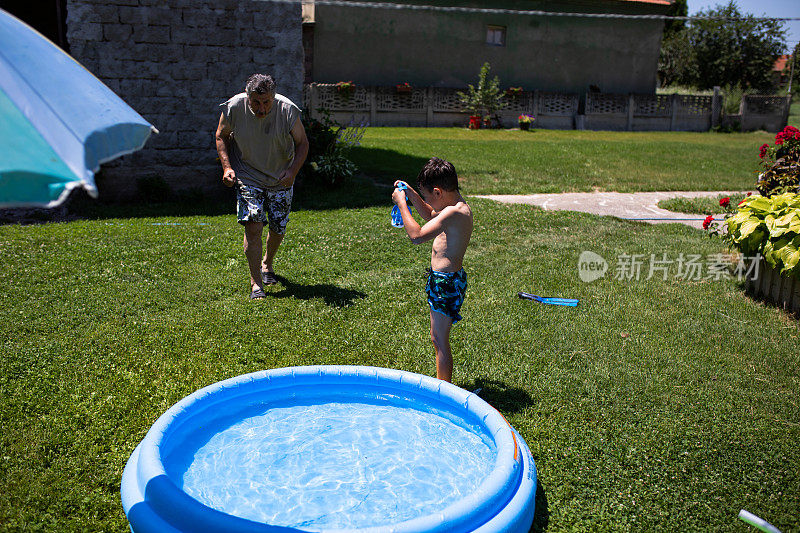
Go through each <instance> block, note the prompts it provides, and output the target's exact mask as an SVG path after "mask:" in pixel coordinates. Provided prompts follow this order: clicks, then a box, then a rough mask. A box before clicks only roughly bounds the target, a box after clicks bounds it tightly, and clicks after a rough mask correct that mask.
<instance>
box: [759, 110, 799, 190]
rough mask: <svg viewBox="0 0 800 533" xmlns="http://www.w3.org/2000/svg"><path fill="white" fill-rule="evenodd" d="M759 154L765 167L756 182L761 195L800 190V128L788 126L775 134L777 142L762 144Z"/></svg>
mask: <svg viewBox="0 0 800 533" xmlns="http://www.w3.org/2000/svg"><path fill="white" fill-rule="evenodd" d="M758 155H759V157H760V158H761V160H762V163H761V164H762V166H763V167H764V171H763V172H761V173H760V174H759V175H758V181H757V183H756V188H757V189H758V192H760V193H761V196H764V197H770V196H774V195H777V194H782V193H785V192H795V193H796V192H800V130H798V129H797V128H795V127H794V126H786V127H785V128H784V129H783V131H781V132H779V133H778V134H777V135H775V144H772V145H770V144H763V145H761V147H760V148H759V150H758Z"/></svg>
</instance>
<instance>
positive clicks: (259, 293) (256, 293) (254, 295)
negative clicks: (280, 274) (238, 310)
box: [250, 289, 267, 300]
mask: <svg viewBox="0 0 800 533" xmlns="http://www.w3.org/2000/svg"><path fill="white" fill-rule="evenodd" d="M266 297H267V293H265V292H264V291H263V290H262V289H253V292H251V293H250V299H251V300H261V299H262V298H266Z"/></svg>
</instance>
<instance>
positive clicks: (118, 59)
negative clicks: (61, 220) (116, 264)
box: [67, 0, 303, 201]
mask: <svg viewBox="0 0 800 533" xmlns="http://www.w3.org/2000/svg"><path fill="white" fill-rule="evenodd" d="M67 40H68V42H69V46H70V53H71V54H72V56H73V57H74V58H75V59H76V60H78V61H80V62H81V63H82V64H83V65H84V66H85V67H86V68H87V69H89V70H90V71H91V72H92V73H93V74H94V75H95V76H97V77H98V78H100V79H101V80H102V81H103V82H104V83H105V84H106V85H108V86H109V87H110V88H111V89H112V90H113V91H114V92H116V93H117V94H118V95H119V96H120V97H122V99H123V100H125V101H126V102H127V103H128V104H130V105H131V107H133V108H134V109H136V111H138V112H139V114H141V115H142V116H143V117H144V118H146V119H147V120H148V121H150V123H151V124H153V125H154V126H155V127H156V128H158V130H159V131H160V133H159V134H157V135H155V134H154V135H152V136H151V137H150V139H149V140H148V141H147V144H146V145H145V148H144V149H142V150H140V151H139V152H136V153H133V154H130V155H127V156H124V157H122V158H120V159H117V160H115V161H112V162H109V163H107V164H105V165H103V167H102V170H101V173H100V176H98V187H99V189H100V194H101V199H106V200H110V201H119V200H126V199H131V198H134V197H135V196H136V195H137V193H138V191H139V187H138V183H139V182H140V181H144V182H150V183H153V182H156V183H160V180H162V179H163V182H165V183H166V184H167V185H168V187H169V188H170V189H171V190H172V191H174V192H178V193H181V192H202V193H203V194H205V195H214V194H224V190H223V189H225V187H223V186H222V184H221V176H222V171H221V167H220V166H219V162H218V161H217V153H216V148H215V145H214V132H215V131H216V127H217V123H218V121H219V115H220V108H219V104H221V103H222V102H224V101H225V100H227V99H228V98H230V97H231V96H233V95H234V94H236V93H239V92H242V91H244V85H245V81H246V80H247V78H248V76H250V74H253V73H254V72H262V73H266V74H271V75H272V76H273V77H274V78H275V80H276V82H277V84H278V92H279V93H281V94H283V95H285V96H287V97H288V98H290V99H291V100H292V101H293V102H295V103H296V104H298V105H301V104H302V90H303V47H302V21H301V15H300V4H299V3H297V4H284V3H273V2H268V1H261V0H68V5H67Z"/></svg>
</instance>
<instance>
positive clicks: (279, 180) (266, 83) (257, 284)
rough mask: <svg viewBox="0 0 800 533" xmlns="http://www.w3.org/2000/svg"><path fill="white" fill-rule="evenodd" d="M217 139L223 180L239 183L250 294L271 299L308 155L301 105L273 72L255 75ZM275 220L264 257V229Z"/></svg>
mask: <svg viewBox="0 0 800 533" xmlns="http://www.w3.org/2000/svg"><path fill="white" fill-rule="evenodd" d="M221 107H222V114H221V115H220V117H219V126H218V127H217V134H216V143H217V152H218V153H219V160H220V162H221V163H222V171H223V174H222V182H223V183H224V184H225V185H227V186H228V187H233V186H234V185H235V186H236V202H237V211H238V217H237V218H238V220H239V223H240V224H242V225H243V226H244V254H245V257H247V263H248V265H249V267H250V298H252V299H259V298H265V297H266V294H265V293H264V285H265V284H266V285H272V284H275V283H277V279H276V278H275V270H274V269H273V267H272V262H273V260H274V259H275V253H276V252H277V251H278V247H279V246H280V244H281V241H283V236H284V234H285V233H286V224H287V223H288V221H289V212H290V211H291V207H292V193H293V191H294V187H293V186H294V179H295V177H296V176H297V172H298V171H299V170H300V167H301V166H302V165H303V162H304V161H305V160H306V156H307V155H308V139H307V138H306V132H305V129H304V128H303V123H302V122H301V121H300V120H299V118H300V110H299V109H298V108H297V106H296V105H294V104H293V103H292V102H291V100H289V99H288V98H286V97H285V96H282V95H280V94H276V93H275V82H274V81H273V79H272V77H271V76H267V75H264V74H253V75H252V76H250V78H248V80H247V85H246V88H245V92H244V93H240V94H237V95H236V96H234V97H233V98H231V99H230V100H228V101H227V102H225V103H223V104H221ZM265 222H268V223H269V233H268V234H267V250H266V253H264V256H263V258H262V256H261V254H262V251H263V242H262V239H261V234H262V232H263V229H264V223H265Z"/></svg>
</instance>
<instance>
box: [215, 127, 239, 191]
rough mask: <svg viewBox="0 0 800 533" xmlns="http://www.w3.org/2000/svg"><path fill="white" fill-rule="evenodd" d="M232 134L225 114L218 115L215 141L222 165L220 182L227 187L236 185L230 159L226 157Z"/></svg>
mask: <svg viewBox="0 0 800 533" xmlns="http://www.w3.org/2000/svg"><path fill="white" fill-rule="evenodd" d="M232 132H233V130H231V128H230V127H229V126H228V123H227V122H226V121H225V114H224V113H220V115H219V125H218V126H217V134H216V138H215V140H216V144H217V154H218V155H219V162H220V163H221V164H222V182H223V183H224V184H225V185H227V186H228V187H231V186H233V184H234V183H236V172H234V171H233V168H232V167H231V161H230V158H229V157H228V148H229V147H230V141H231V133H232Z"/></svg>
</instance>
